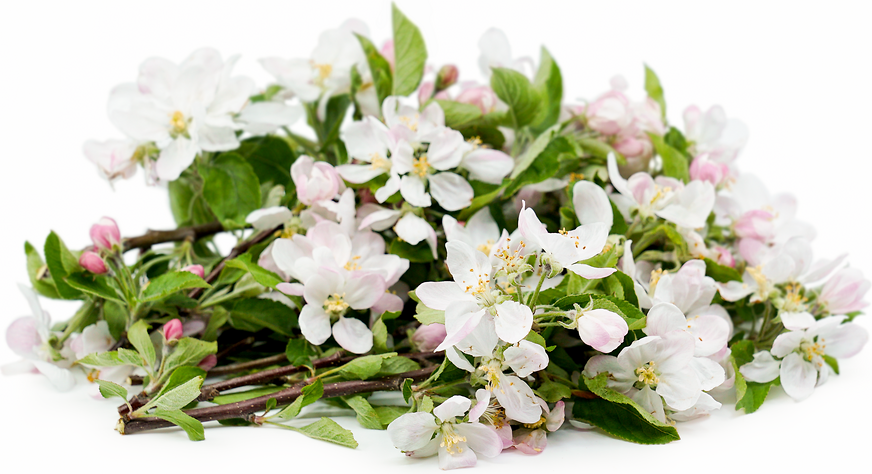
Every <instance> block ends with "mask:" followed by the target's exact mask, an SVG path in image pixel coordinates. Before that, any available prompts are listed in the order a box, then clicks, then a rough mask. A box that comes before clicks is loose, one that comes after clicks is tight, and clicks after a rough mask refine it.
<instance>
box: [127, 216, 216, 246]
mask: <svg viewBox="0 0 872 474" xmlns="http://www.w3.org/2000/svg"><path fill="white" fill-rule="evenodd" d="M223 230H224V227H223V226H222V225H221V223H220V222H218V221H214V222H209V223H207V224H200V225H194V226H188V227H179V228H178V229H175V230H149V231H148V232H146V233H145V234H143V235H140V236H138V237H129V238H127V239H124V241H123V245H124V251H125V252H126V251H128V250H133V249H148V248H150V247H151V246H152V245H157V244H162V243H166V242H180V241H183V240H199V239H202V238H203V237H208V236H210V235H213V234H217V233H219V232H221V231H223Z"/></svg>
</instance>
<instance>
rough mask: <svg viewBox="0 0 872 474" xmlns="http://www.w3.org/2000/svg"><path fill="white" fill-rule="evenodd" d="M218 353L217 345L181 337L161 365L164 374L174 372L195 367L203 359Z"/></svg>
mask: <svg viewBox="0 0 872 474" xmlns="http://www.w3.org/2000/svg"><path fill="white" fill-rule="evenodd" d="M217 351H218V344H217V343H215V342H206V341H201V340H199V339H194V338H192V337H183V338H181V339H179V341H178V342H177V343H176V347H175V348H173V351H172V352H171V353H170V355H169V356H167V358H166V362H164V363H163V369H164V371H165V372H168V371H170V370H175V369H176V368H178V367H184V366H195V365H197V364H198V363H200V361H201V360H203V358H205V357H206V356H208V355H212V354H214V353H216V352H217Z"/></svg>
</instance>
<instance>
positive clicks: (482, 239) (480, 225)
mask: <svg viewBox="0 0 872 474" xmlns="http://www.w3.org/2000/svg"><path fill="white" fill-rule="evenodd" d="M442 229H443V230H444V231H445V240H447V241H448V242H463V243H465V244H466V245H469V246H470V247H472V248H474V249H476V250H478V251H479V252H481V253H483V254H485V255H488V256H492V255H493V254H494V251H495V250H496V249H497V245H496V244H497V242H499V240H500V236H501V235H502V233H501V231H500V228H499V226H498V225H497V223H496V221H495V220H494V218H493V216H492V215H491V213H490V209H488V208H487V207H484V208H482V209H480V210H478V211H477V212H476V213H475V214H473V215H472V217H470V218H469V220H468V221H466V224H463V225H461V224H460V223H459V222H457V219H455V218H453V217H451V216H449V215H448V214H446V215H444V216H443V217H442Z"/></svg>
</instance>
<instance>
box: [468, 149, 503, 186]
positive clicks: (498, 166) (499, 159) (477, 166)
mask: <svg viewBox="0 0 872 474" xmlns="http://www.w3.org/2000/svg"><path fill="white" fill-rule="evenodd" d="M461 166H462V167H463V168H466V169H467V170H469V178H470V179H475V180H478V181H481V182H484V183H490V184H500V183H502V181H503V178H505V177H506V176H508V175H509V173H511V172H512V168H514V167H515V161H514V160H513V159H512V157H510V156H509V155H507V154H505V153H503V152H501V151H499V150H492V149H490V148H478V149H475V150H473V151H471V152H470V153H468V154H467V155H466V156H464V157H463V163H462V164H461Z"/></svg>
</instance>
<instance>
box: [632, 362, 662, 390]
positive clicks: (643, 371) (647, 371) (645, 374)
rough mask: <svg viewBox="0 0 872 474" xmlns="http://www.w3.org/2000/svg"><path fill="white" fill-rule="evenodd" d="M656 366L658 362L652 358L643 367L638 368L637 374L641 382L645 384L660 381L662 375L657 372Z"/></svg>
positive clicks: (654, 383)
mask: <svg viewBox="0 0 872 474" xmlns="http://www.w3.org/2000/svg"><path fill="white" fill-rule="evenodd" d="M655 366H656V364H655V363H654V361H653V360H652V361H650V362H648V363H647V364H645V365H643V366H642V367H639V368H637V369H636V375H638V376H639V382H641V383H643V384H645V385H657V384H658V383H660V377H658V376H657V372H655Z"/></svg>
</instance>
